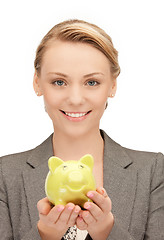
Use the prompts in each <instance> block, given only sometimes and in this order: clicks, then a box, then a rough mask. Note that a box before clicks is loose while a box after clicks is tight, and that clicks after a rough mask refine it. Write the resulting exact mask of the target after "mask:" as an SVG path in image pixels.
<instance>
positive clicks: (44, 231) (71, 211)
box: [37, 198, 81, 239]
mask: <svg viewBox="0 0 164 240" xmlns="http://www.w3.org/2000/svg"><path fill="white" fill-rule="evenodd" d="M37 208H38V212H39V218H40V220H39V222H38V230H39V233H40V235H41V237H42V239H61V238H62V236H63V235H64V234H65V232H66V231H67V229H68V228H69V227H71V226H73V225H74V224H75V223H76V219H77V217H78V214H79V212H80V210H81V208H80V207H79V206H78V205H74V204H73V203H68V204H67V205H66V206H63V205H57V206H53V205H52V204H51V203H50V202H49V200H48V198H43V199H41V200H40V201H39V202H38V203H37Z"/></svg>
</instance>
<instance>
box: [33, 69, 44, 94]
mask: <svg viewBox="0 0 164 240" xmlns="http://www.w3.org/2000/svg"><path fill="white" fill-rule="evenodd" d="M33 88H34V91H35V93H36V94H37V96H41V95H42V93H41V89H40V84H39V77H38V75H37V72H36V71H35V73H34V78H33Z"/></svg>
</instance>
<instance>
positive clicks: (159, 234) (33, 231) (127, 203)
mask: <svg viewBox="0 0 164 240" xmlns="http://www.w3.org/2000/svg"><path fill="white" fill-rule="evenodd" d="M101 134H102V137H103V138H104V141H105V148H104V188H105V189H106V191H107V193H108V195H109V197H110V198H111V200H112V206H113V207H112V212H113V214H114V216H115V224H114V227H113V229H112V232H111V234H110V236H109V237H108V240H109V239H110V240H141V239H144V240H164V156H163V155H162V154H161V153H150V152H143V151H134V150H130V149H127V148H124V147H122V146H120V145H119V144H117V143H116V142H114V141H113V140H112V139H111V138H109V137H108V136H107V135H106V134H105V133H104V132H103V131H101ZM52 155H53V148H52V135H51V136H50V137H49V138H48V139H47V140H45V142H43V143H42V144H41V145H39V146H38V147H36V148H35V149H32V150H30V151H26V152H23V153H18V154H13V155H9V156H5V157H2V158H0V169H1V171H0V239H1V240H9V239H15V240H19V239H21V240H39V239H40V236H39V233H38V231H37V221H38V219H39V217H38V211H37V207H36V204H37V202H38V200H40V199H42V198H43V197H45V192H44V182H45V178H46V175H47V172H48V165H47V160H48V159H49V157H51V156H52ZM86 239H87V240H89V239H91V238H90V236H89V235H88V236H87V237H86ZM100 240H101V239H100Z"/></svg>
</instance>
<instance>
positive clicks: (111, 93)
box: [108, 79, 117, 97]
mask: <svg viewBox="0 0 164 240" xmlns="http://www.w3.org/2000/svg"><path fill="white" fill-rule="evenodd" d="M116 91H117V79H112V86H111V87H110V89H109V92H108V97H114V96H115V95H116Z"/></svg>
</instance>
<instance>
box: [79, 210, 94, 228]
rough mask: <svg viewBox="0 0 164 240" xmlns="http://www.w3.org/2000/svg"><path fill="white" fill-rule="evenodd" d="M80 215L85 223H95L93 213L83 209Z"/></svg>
mask: <svg viewBox="0 0 164 240" xmlns="http://www.w3.org/2000/svg"><path fill="white" fill-rule="evenodd" d="M82 217H83V219H84V221H85V223H86V224H87V225H90V224H95V223H96V219H95V218H94V217H93V215H92V214H91V213H90V212H89V211H83V213H82Z"/></svg>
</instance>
